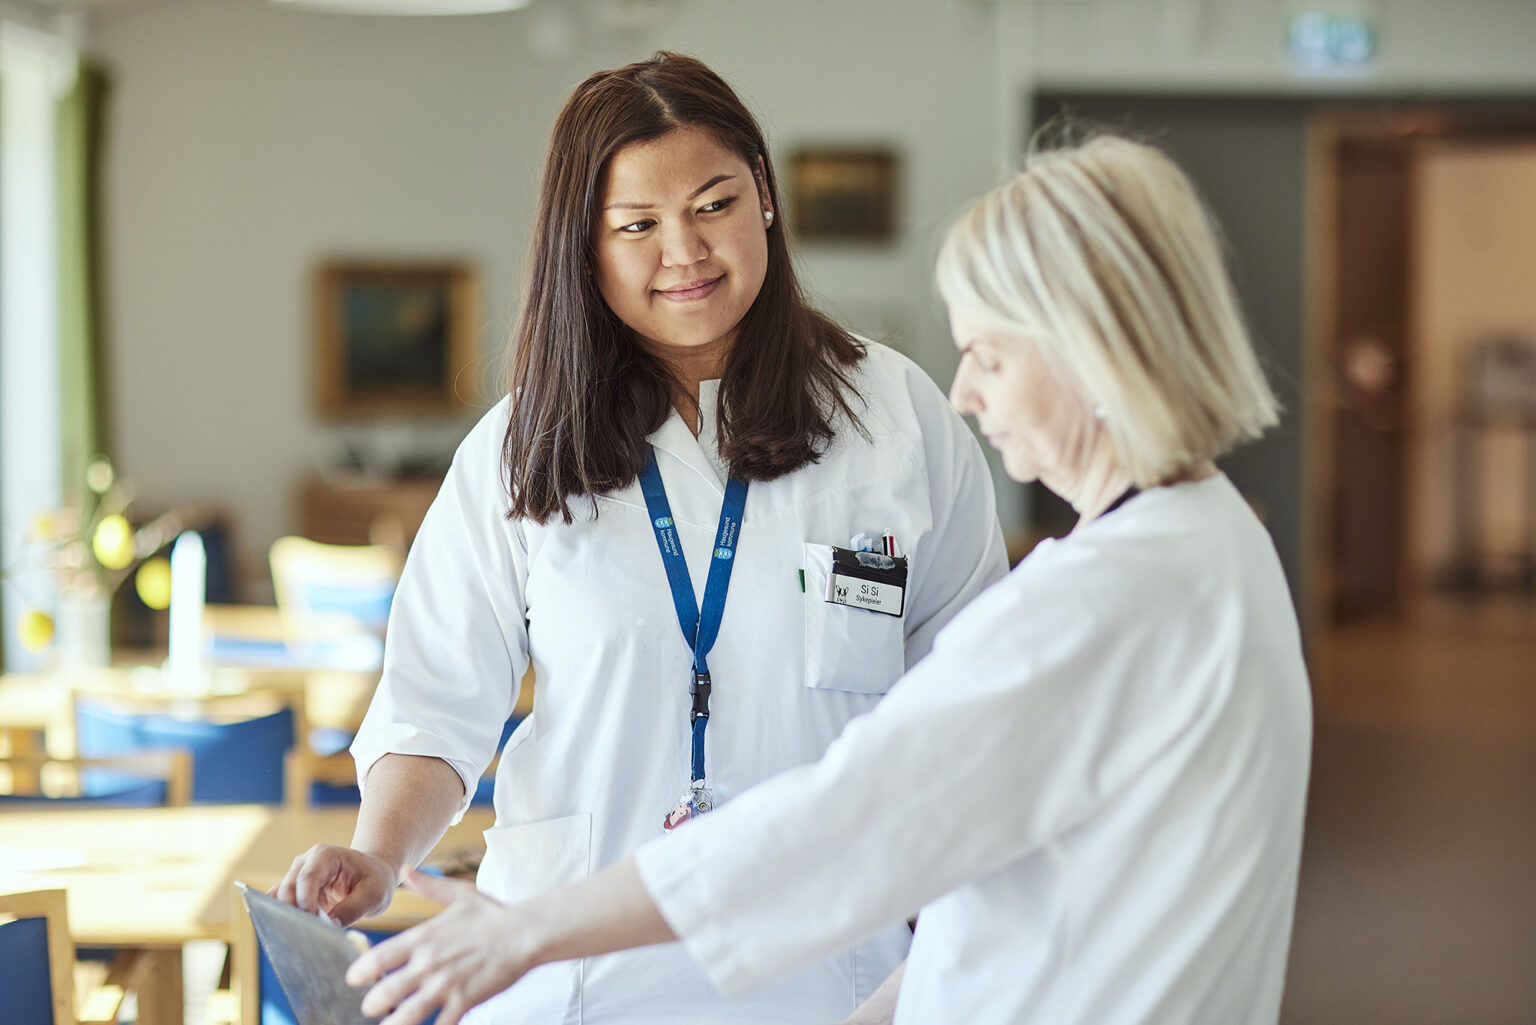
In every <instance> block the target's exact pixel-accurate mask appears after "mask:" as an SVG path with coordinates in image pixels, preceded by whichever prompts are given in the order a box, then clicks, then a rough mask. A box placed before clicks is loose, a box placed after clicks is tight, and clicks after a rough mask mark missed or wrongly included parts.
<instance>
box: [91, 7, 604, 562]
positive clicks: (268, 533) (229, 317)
mask: <svg viewBox="0 0 1536 1025" xmlns="http://www.w3.org/2000/svg"><path fill="white" fill-rule="evenodd" d="M525 24H526V22H525V21H523V20H520V19H519V17H517V16H490V17H472V18H463V19H437V18H428V19H408V18H355V17H346V16H330V15H316V14H305V13H302V12H296V11H288V10H280V9H276V8H273V7H271V6H269V5H268V4H266V3H264V2H261V0H203V2H198V3H185V4H170V5H166V6H160V7H152V8H149V9H145V10H130V11H128V12H125V13H122V14H118V15H107V14H103V15H100V16H98V17H97V18H96V19H95V21H94V22H93V24H92V26H91V32H90V38H89V51H90V52H91V53H92V54H94V55H96V56H97V57H98V58H99V59H100V60H101V61H102V62H103V63H105V64H106V65H107V67H108V69H109V71H110V73H111V75H112V81H113V88H112V95H111V100H110V125H109V130H110V136H109V139H108V144H107V145H108V150H107V154H106V161H107V163H106V181H105V193H106V194H105V211H106V224H105V236H106V266H107V285H108V293H107V303H106V305H107V323H108V328H107V331H108V342H109V345H110V350H109V351H110V359H111V373H112V375H113V381H114V390H115V409H114V412H115V423H114V424H113V429H114V432H115V440H116V449H117V452H118V455H119V461H120V465H121V470H122V471H123V473H124V474H125V475H126V476H128V477H129V478H130V479H132V480H134V481H135V482H136V483H137V485H138V488H139V492H140V494H141V495H142V496H144V498H145V499H147V500H149V501H152V502H180V501H188V500H199V499H212V500H214V501H218V502H222V503H224V504H226V505H228V506H229V507H231V508H233V509H235V510H237V511H238V514H239V517H240V519H239V523H240V527H241V530H242V535H243V542H244V547H245V548H246V549H247V554H248V555H250V556H254V557H255V559H256V560H257V564H258V565H259V562H260V560H261V559H262V557H264V554H265V551H266V548H267V546H268V545H269V544H270V543H271V541H272V540H273V539H275V538H276V537H277V536H279V535H280V534H282V533H284V532H286V531H288V530H291V529H293V528H294V526H295V521H294V516H293V509H292V504H291V503H292V494H293V488H294V486H295V485H296V484H297V482H298V480H299V479H300V477H301V476H302V475H303V474H305V473H307V472H310V471H311V470H312V469H314V468H317V467H321V466H325V465H329V464H331V463H333V462H334V461H335V460H336V459H337V457H338V456H339V455H340V453H341V450H342V448H343V446H344V445H346V444H348V443H351V442H355V441H361V442H363V443H365V444H377V443H385V444H393V445H396V446H399V447H402V448H407V449H409V448H417V447H436V448H438V449H445V450H451V448H452V446H453V444H454V443H455V442H456V441H457V439H458V438H459V437H460V436H461V435H462V433H463V431H464V429H465V428H466V426H467V424H468V423H470V422H473V418H474V414H470V415H469V416H468V418H467V419H466V418H465V417H459V418H457V419H452V418H450V419H448V420H446V421H445V420H442V419H438V420H435V421H424V422H414V423H412V422H399V423H394V424H383V425H379V426H376V427H357V426H344V425H340V426H339V425H333V424H326V423H322V422H320V421H318V420H317V419H316V417H315V416H314V414H313V413H312V411H311V410H312V405H311V396H310V384H311V377H310V354H311V337H310V327H311V317H310V310H311V307H310V295H309V286H310V280H309V275H310V272H311V270H312V269H313V267H314V266H315V265H316V263H317V262H318V261H320V260H322V259H324V258H326V257H330V256H336V255H361V256H369V257H382V258H388V257H411V258H415V257H420V258H434V257H452V258H464V259H467V260H469V261H472V262H473V263H474V264H476V265H478V267H479V268H480V270H481V273H482V276H483V277H482V280H483V288H482V309H481V311H480V323H481V326H482V330H481V333H480V334H481V340H482V342H483V344H484V347H485V349H486V354H487V355H486V360H485V365H484V366H483V367H482V368H481V369H482V370H483V373H482V374H481V375H480V380H479V381H477V382H470V383H468V386H469V387H471V389H472V390H474V391H477V392H478V393H479V394H478V395H476V396H475V398H476V399H477V402H476V405H477V407H478V408H479V409H483V408H485V407H487V406H489V405H490V404H492V403H493V402H494V401H495V399H496V397H497V396H496V395H495V394H494V384H493V382H494V380H495V377H496V374H495V373H494V371H493V367H492V364H493V363H494V361H495V357H496V354H497V353H498V352H499V350H500V348H501V345H502V342H503V341H504V340H505V338H506V337H507V335H508V333H509V332H510V329H511V325H512V311H513V309H514V306H515V302H516V296H515V285H516V281H517V278H518V274H519V270H520V268H521V264H522V259H523V252H524V238H525V235H526V232H527V229H528V226H529V221H530V205H531V196H532V193H533V188H534V182H535V180H536V176H537V172H538V166H539V162H540V160H541V158H542V153H541V150H540V145H541V140H542V138H543V137H544V135H545V134H546V133H547V130H548V125H549V123H550V121H551V120H552V118H553V113H554V110H555V109H556V106H557V105H558V103H559V102H560V100H561V98H562V96H563V95H564V93H565V92H566V91H568V89H569V88H570V87H571V85H572V84H574V82H575V81H577V80H578V79H579V78H580V76H581V75H582V74H583V73H584V72H585V71H586V70H588V68H589V66H590V65H592V64H594V63H607V62H612V61H613V60H614V59H615V54H614V53H613V52H612V50H611V49H608V48H607V47H606V41H604V40H601V39H599V40H597V41H595V43H594V45H593V46H592V50H594V51H596V53H585V54H583V55H582V57H581V58H580V59H579V61H578V62H577V64H576V65H570V66H568V65H565V64H562V63H559V62H555V63H551V62H549V61H546V60H541V59H539V58H537V57H536V56H535V55H534V52H533V50H532V48H531V47H530V45H529V44H528V42H527V40H526V39H525V33H524V28H525Z"/></svg>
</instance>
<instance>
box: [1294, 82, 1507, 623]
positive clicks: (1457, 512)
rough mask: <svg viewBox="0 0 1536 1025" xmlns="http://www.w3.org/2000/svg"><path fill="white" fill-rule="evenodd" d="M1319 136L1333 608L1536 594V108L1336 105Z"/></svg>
mask: <svg viewBox="0 0 1536 1025" xmlns="http://www.w3.org/2000/svg"><path fill="white" fill-rule="evenodd" d="M1309 153H1310V159H1309V162H1308V178H1309V185H1308V189H1307V192H1308V195H1309V197H1311V199H1310V209H1309V230H1308V237H1307V247H1308V258H1307V263H1308V267H1309V279H1308V285H1309V292H1310V295H1311V297H1312V301H1311V303H1310V313H1309V318H1308V320H1309V322H1308V331H1307V342H1306V350H1307V353H1306V358H1305V361H1306V363H1307V365H1308V366H1310V367H1311V368H1312V373H1311V374H1310V379H1309V384H1310V386H1311V388H1312V389H1313V391H1312V397H1313V398H1312V401H1311V402H1310V403H1309V410H1310V415H1309V421H1310V423H1309V429H1308V430H1307V437H1308V445H1307V451H1306V453H1305V457H1304V460H1303V461H1304V465H1305V466H1306V467H1307V492H1308V493H1309V494H1310V495H1311V496H1312V500H1311V502H1310V504H1309V505H1310V507H1309V509H1308V520H1309V522H1310V523H1311V524H1312V525H1313V528H1314V535H1313V536H1314V538H1315V544H1314V546H1313V549H1312V553H1311V554H1312V559H1311V560H1310V561H1311V566H1310V568H1311V573H1310V574H1309V577H1310V580H1311V583H1312V594H1311V597H1312V606H1313V610H1314V612H1317V613H1320V615H1321V618H1322V620H1323V622H1322V623H1321V624H1318V625H1320V626H1323V627H1324V628H1327V627H1333V626H1340V625H1345V624H1349V623H1353V622H1358V621H1362V620H1373V619H1389V620H1397V621H1405V622H1418V621H1420V620H1423V619H1425V617H1429V618H1430V619H1434V618H1435V617H1437V616H1442V615H1444V614H1447V613H1450V614H1453V615H1459V616H1460V617H1461V618H1462V619H1464V620H1465V619H1467V617H1468V616H1472V617H1474V618H1475V617H1476V616H1477V615H1478V614H1479V612H1481V611H1486V609H1484V608H1481V606H1482V605H1484V604H1485V603H1488V602H1491V603H1499V602H1501V601H1502V602H1504V604H1505V605H1509V600H1510V599H1513V601H1514V603H1515V605H1514V606H1511V607H1517V606H1518V605H1519V604H1523V603H1525V602H1528V601H1530V600H1531V599H1536V289H1533V288H1532V287H1531V285H1530V281H1529V274H1530V271H1529V268H1531V267H1532V266H1536V115H1533V113H1532V112H1531V111H1530V110H1529V109H1518V108H1508V109H1502V110H1500V109H1474V110H1467V109H1464V108H1460V107H1457V106H1455V105H1420V106H1415V107H1399V108H1397V109H1392V110H1387V111H1376V112H1363V111H1359V110H1353V109H1348V108H1345V109H1333V110H1322V111H1318V112H1316V113H1314V114H1313V115H1312V117H1311V119H1310V127H1309ZM1531 621H1532V622H1533V623H1536V618H1532V620H1531Z"/></svg>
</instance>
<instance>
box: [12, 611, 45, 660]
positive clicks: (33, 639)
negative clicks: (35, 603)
mask: <svg viewBox="0 0 1536 1025" xmlns="http://www.w3.org/2000/svg"><path fill="white" fill-rule="evenodd" d="M16 632H17V633H18V634H19V635H20V636H21V646H22V647H23V648H26V649H27V650H28V651H42V650H43V649H44V648H46V647H48V645H50V644H52V643H53V617H52V616H50V615H48V613H46V612H44V611H42V610H41V609H28V610H27V611H25V612H23V613H22V614H21V620H20V621H19V622H18V623H17V624H16Z"/></svg>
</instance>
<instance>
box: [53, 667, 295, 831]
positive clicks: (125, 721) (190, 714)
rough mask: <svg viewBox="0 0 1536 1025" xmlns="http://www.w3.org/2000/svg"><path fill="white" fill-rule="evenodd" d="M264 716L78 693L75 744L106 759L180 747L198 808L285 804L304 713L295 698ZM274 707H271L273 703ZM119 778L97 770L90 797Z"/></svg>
mask: <svg viewBox="0 0 1536 1025" xmlns="http://www.w3.org/2000/svg"><path fill="white" fill-rule="evenodd" d="M272 702H273V704H281V707H278V708H276V710H275V711H268V712H266V713H265V714H257V715H251V714H242V715H239V716H238V717H231V716H228V715H220V714H219V712H218V710H217V706H216V705H215V704H202V705H198V706H195V707H193V708H192V709H190V710H188V709H185V708H182V707H179V706H178V705H177V704H175V703H167V704H166V706H165V708H164V709H163V710H149V711H145V710H142V709H141V708H135V707H130V706H124V705H123V704H122V703H120V702H116V701H113V700H111V699H107V698H102V697H98V696H96V695H87V694H80V693H77V694H76V696H75V747H76V749H77V750H78V751H79V752H80V754H81V755H82V756H85V757H88V758H105V757H112V756H118V755H124V754H129V753H134V752H143V751H146V750H155V749H165V748H179V749H183V750H186V751H188V752H190V753H191V757H192V803H193V804H276V803H279V802H281V801H282V799H283V764H284V759H285V757H286V755H287V752H288V750H289V749H290V748H292V747H293V745H294V738H295V736H296V735H297V732H296V731H297V730H298V728H299V724H301V723H302V715H301V714H299V713H298V712H297V711H296V708H295V702H294V701H293V700H292V699H279V698H278V697H276V696H274V697H273V698H272ZM269 707H270V706H269ZM123 782H124V781H123V780H122V778H121V777H120V776H114V775H113V774H107V773H103V772H99V771H96V770H93V771H92V772H91V773H90V774H89V790H88V792H92V793H95V792H102V791H105V790H110V789H111V788H114V787H117V788H121V787H122V785H123Z"/></svg>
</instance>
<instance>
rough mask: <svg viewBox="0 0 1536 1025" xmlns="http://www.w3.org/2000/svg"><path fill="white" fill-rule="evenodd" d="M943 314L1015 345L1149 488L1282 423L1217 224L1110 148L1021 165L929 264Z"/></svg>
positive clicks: (1171, 176) (1164, 171)
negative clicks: (1042, 366) (1069, 391)
mask: <svg viewBox="0 0 1536 1025" xmlns="http://www.w3.org/2000/svg"><path fill="white" fill-rule="evenodd" d="M936 275H937V278H938V287H939V292H940V294H941V295H942V296H943V298H944V302H945V303H946V305H948V306H949V308H950V309H951V310H954V311H959V312H962V313H963V314H964V315H965V316H967V317H968V318H970V319H972V320H975V321H976V322H977V323H978V324H982V325H984V326H986V327H988V328H990V329H993V330H997V331H999V332H1001V333H1004V334H1014V335H1022V336H1025V337H1026V338H1027V339H1028V340H1029V342H1030V343H1033V344H1035V345H1037V346H1038V347H1039V349H1040V351H1041V353H1042V355H1043V356H1044V358H1045V359H1046V360H1047V361H1048V363H1049V364H1050V365H1051V366H1052V367H1053V368H1054V369H1055V370H1057V372H1058V373H1061V374H1062V378H1063V380H1064V381H1068V382H1070V383H1071V384H1072V385H1074V386H1075V387H1076V388H1077V389H1078V391H1079V393H1080V397H1081V398H1082V400H1083V401H1084V402H1085V403H1086V404H1087V406H1088V408H1090V409H1094V410H1095V411H1096V413H1097V414H1098V415H1099V416H1100V418H1101V419H1102V421H1103V424H1104V427H1105V429H1106V430H1107V431H1108V432H1109V435H1110V438H1111V440H1112V441H1113V443H1114V446H1115V453H1116V456H1117V458H1118V459H1119V461H1120V465H1121V466H1122V468H1124V469H1125V470H1126V472H1127V473H1129V474H1130V476H1131V478H1132V480H1134V481H1135V483H1136V484H1137V486H1139V487H1150V486H1152V485H1155V484H1157V483H1159V482H1161V481H1164V480H1167V479H1168V478H1170V477H1173V476H1176V475H1177V474H1179V473H1180V472H1182V471H1184V470H1186V469H1188V468H1190V467H1192V466H1195V465H1197V464H1199V463H1201V462H1203V461H1205V460H1207V459H1214V458H1215V457H1217V456H1219V455H1221V454H1222V453H1224V452H1227V451H1228V450H1230V449H1232V448H1234V447H1235V446H1237V445H1239V444H1241V443H1243V442H1245V441H1248V440H1250V439H1253V438H1257V437H1258V436H1259V435H1260V434H1262V433H1263V432H1264V430H1265V429H1266V428H1268V427H1272V426H1274V425H1275V423H1276V422H1277V420H1278V404H1277V403H1276V401H1275V396H1274V393H1273V392H1272V391H1270V388H1269V385H1268V383H1267V382H1266V381H1265V380H1264V374H1263V371H1262V370H1260V368H1259V361H1258V359H1257V357H1256V356H1255V355H1254V352H1253V345H1252V343H1251V342H1250V340H1249V338H1248V332H1247V330H1246V328H1245V327H1244V326H1243V319H1242V316H1241V314H1240V313H1239V312H1238V306H1237V300H1236V297H1235V294H1234V291H1233V288H1232V282H1231V279H1230V278H1229V277H1228V275H1227V271H1226V267H1225V265H1224V263H1223V260H1222V249H1221V244H1220V242H1219V241H1218V235H1217V229H1216V225H1215V222H1214V221H1213V220H1212V218H1211V216H1210V214H1209V213H1208V212H1207V211H1206V209H1205V207H1204V206H1203V205H1202V203H1201V202H1200V199H1199V197H1198V196H1197V195H1196V193H1195V189H1194V186H1193V185H1192V184H1191V183H1190V181H1189V179H1188V178H1187V177H1185V175H1184V173H1183V172H1182V171H1180V170H1179V169H1178V167H1177V166H1175V165H1174V163H1173V161H1172V160H1170V159H1168V157H1167V156H1165V155H1164V154H1163V153H1162V152H1161V151H1159V150H1157V149H1155V148H1153V147H1151V146H1147V145H1143V144H1141V143H1137V142H1132V141H1130V140H1128V139H1124V138H1119V137H1116V136H1113V135H1100V136H1097V137H1095V138H1091V139H1089V140H1087V141H1086V142H1083V143H1080V144H1077V145H1074V146H1069V147H1066V148H1062V149H1055V150H1050V151H1048V152H1043V153H1036V154H1033V155H1031V157H1030V158H1029V160H1028V161H1027V163H1026V164H1025V168H1024V170H1023V171H1021V172H1020V173H1019V174H1017V175H1016V176H1014V178H1013V179H1012V180H1010V181H1009V182H1007V183H1006V184H1004V185H1002V186H1000V187H999V188H997V189H994V190H993V191H992V192H989V193H988V194H987V195H985V196H983V197H981V199H979V200H977V201H976V203H975V204H974V205H972V206H971V208H970V209H969V210H967V211H966V212H965V213H964V214H962V215H961V217H960V218H959V220H958V221H956V222H955V224H954V225H953V226H952V227H951V228H950V230H949V234H948V236H947V237H946V239H945V241H944V245H943V248H942V250H941V251H940V253H939V260H938V267H937V271H936Z"/></svg>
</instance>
